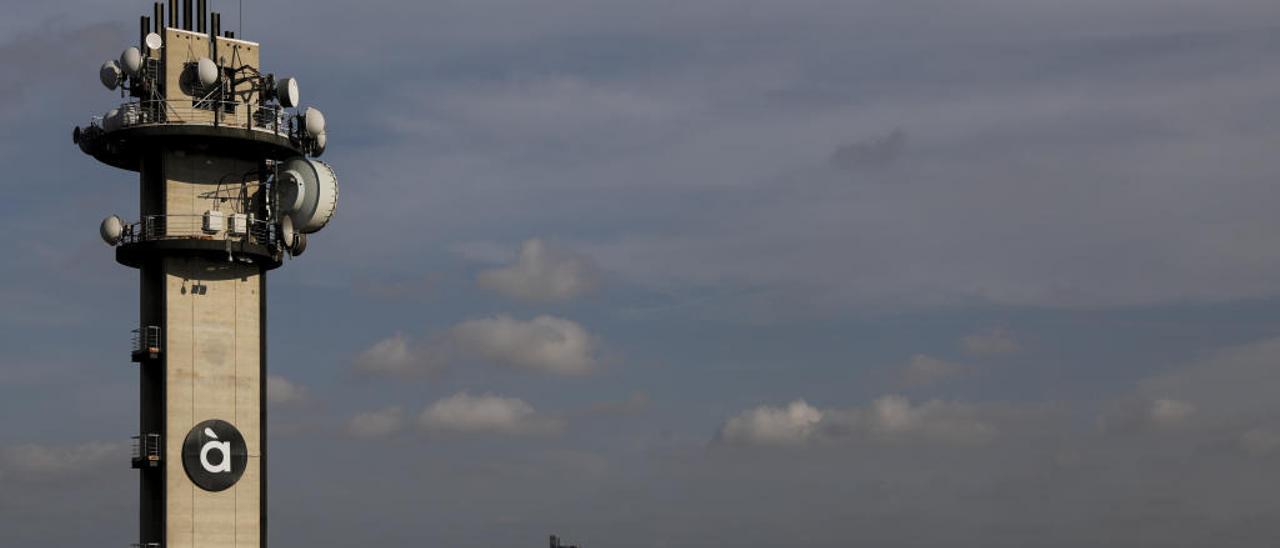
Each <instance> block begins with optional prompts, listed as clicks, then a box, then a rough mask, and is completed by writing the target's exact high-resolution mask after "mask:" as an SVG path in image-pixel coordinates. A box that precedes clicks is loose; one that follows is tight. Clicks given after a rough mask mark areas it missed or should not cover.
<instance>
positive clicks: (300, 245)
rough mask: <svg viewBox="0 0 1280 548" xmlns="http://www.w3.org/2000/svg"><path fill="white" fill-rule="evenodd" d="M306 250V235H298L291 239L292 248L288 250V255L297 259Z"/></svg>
mask: <svg viewBox="0 0 1280 548" xmlns="http://www.w3.org/2000/svg"><path fill="white" fill-rule="evenodd" d="M306 250H307V235H306V234H298V235H297V236H294V237H293V247H291V248H289V254H290V255H293V256H294V257H297V256H298V255H301V254H302V252H304V251H306Z"/></svg>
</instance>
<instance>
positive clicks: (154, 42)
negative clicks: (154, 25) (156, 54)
mask: <svg viewBox="0 0 1280 548" xmlns="http://www.w3.org/2000/svg"><path fill="white" fill-rule="evenodd" d="M143 42H146V44H147V49H152V50H157V49H160V48H161V47H162V46H164V38H161V37H160V35H159V34H156V33H154V32H149V33H147V37H146V38H144V39H143Z"/></svg>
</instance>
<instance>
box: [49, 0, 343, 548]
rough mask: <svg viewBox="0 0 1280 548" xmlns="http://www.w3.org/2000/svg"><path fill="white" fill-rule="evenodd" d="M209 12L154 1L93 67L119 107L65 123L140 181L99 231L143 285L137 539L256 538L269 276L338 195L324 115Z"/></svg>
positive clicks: (263, 481)
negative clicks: (133, 36) (130, 213)
mask: <svg viewBox="0 0 1280 548" xmlns="http://www.w3.org/2000/svg"><path fill="white" fill-rule="evenodd" d="M207 8H208V6H207V5H206V0H198V1H196V2H195V3H194V5H193V0H182V3H181V6H179V1H178V0H168V6H167V9H166V6H165V5H164V3H163V2H157V3H155V5H154V6H153V11H152V13H151V14H150V15H144V16H142V17H141V19H140V21H139V29H138V44H137V45H136V46H129V47H127V48H126V49H125V50H124V52H123V53H121V54H120V57H119V58H118V59H112V60H109V61H107V62H106V63H104V64H103V65H102V68H101V71H100V74H99V77H100V79H101V81H102V83H103V84H104V85H105V86H106V87H107V88H108V89H111V90H113V91H116V90H118V91H119V92H120V94H121V97H122V99H123V103H122V104H119V105H118V106H115V107H114V108H111V109H110V110H109V111H107V113H106V114H104V115H102V116H101V117H94V118H92V119H91V121H90V122H89V124H88V125H86V126H83V127H76V128H75V130H74V132H73V140H74V142H75V143H76V144H77V145H79V147H80V149H81V150H82V151H84V152H85V153H86V154H89V155H90V156H93V157H94V158H96V159H97V160H98V161H101V162H102V163H105V164H107V165H111V166H114V167H117V168H121V169H125V170H129V171H135V172H137V173H138V180H139V200H138V213H137V217H136V218H134V219H132V220H129V221H126V220H124V219H123V218H121V217H120V216H117V215H111V216H108V217H107V218H106V219H105V220H103V221H102V225H101V234H102V238H103V239H104V240H105V241H106V242H107V243H108V244H109V245H111V246H114V247H115V254H116V261H117V262H119V263H121V264H123V265H126V266H129V267H132V268H135V269H137V270H138V280H139V286H140V287H139V288H140V293H141V295H140V296H141V299H140V307H139V319H140V323H139V326H138V328H137V329H136V330H135V331H134V344H133V353H132V359H133V361H135V362H137V363H138V368H139V378H140V390H139V396H140V400H141V401H140V406H139V411H140V413H139V415H140V420H139V431H138V435H137V436H136V438H135V441H136V443H135V450H134V455H133V467H134V468H137V469H139V470H140V475H139V499H140V503H139V514H140V519H139V539H138V543H137V544H135V546H136V547H139V548H197V547H198V548H253V547H264V546H266V538H267V516H266V508H267V421H266V401H265V400H266V398H265V394H266V391H265V389H266V382H265V381H266V367H267V359H266V358H267V338H266V333H267V323H266V294H267V283H266V282H267V272H268V271H270V270H272V269H274V268H277V267H279V266H280V265H281V264H282V262H283V261H284V259H285V257H286V256H289V257H293V256H297V255H300V254H302V252H303V251H304V250H306V248H307V238H308V235H310V234H312V233H314V232H316V231H318V230H320V229H321V228H324V226H325V225H326V224H327V223H328V222H329V219H330V218H331V217H332V216H333V213H334V210H335V208H336V206H337V199H338V182H337V177H336V175H335V174H334V172H333V170H332V169H331V168H330V167H329V166H328V164H325V163H324V162H321V161H319V160H317V159H315V157H317V156H320V155H321V154H322V153H323V152H324V149H325V144H326V141H327V133H326V128H325V120H324V115H323V114H321V113H320V111H319V110H316V109H315V108H310V107H308V108H305V109H303V108H300V103H299V100H300V99H299V89H298V82H297V80H295V79H293V78H280V77H276V76H275V75H273V74H270V73H267V72H264V71H263V70H262V65H261V64H260V61H261V59H262V51H261V49H260V46H259V44H258V43H256V42H251V41H248V40H244V39H243V38H242V37H237V36H235V34H234V33H233V32H231V31H227V32H223V31H222V28H221V27H222V18H221V16H220V15H219V14H218V13H210V12H209V11H208V9H207Z"/></svg>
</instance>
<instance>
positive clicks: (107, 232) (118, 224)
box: [98, 215, 124, 246]
mask: <svg viewBox="0 0 1280 548" xmlns="http://www.w3.org/2000/svg"><path fill="white" fill-rule="evenodd" d="M98 234H101V235H102V241H104V242H107V245H110V246H114V245H116V244H118V243H120V237H121V236H123V235H124V221H121V220H120V217H119V216H116V215H110V216H108V217H107V218H106V219H103V220H102V225H101V226H99V227H98Z"/></svg>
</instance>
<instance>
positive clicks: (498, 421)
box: [418, 392, 564, 435]
mask: <svg viewBox="0 0 1280 548" xmlns="http://www.w3.org/2000/svg"><path fill="white" fill-rule="evenodd" d="M418 421H419V424H420V425H421V426H422V428H423V429H425V430H426V431H428V432H438V433H478V434H504V435H548V434H556V433H559V432H560V431H561V430H563V428H564V424H563V422H562V421H561V420H559V419H555V418H551V417H545V416H542V415H539V414H538V413H537V412H535V411H534V409H533V406H531V405H529V404H528V403H525V402H524V401H523V400H520V399H516V398H504V397H501V396H495V395H492V394H484V395H481V396H472V395H470V394H468V393H466V392H460V393H458V394H454V395H452V396H449V397H447V398H444V399H442V400H439V401H437V402H435V403H433V404H431V405H430V406H428V407H427V408H426V409H424V410H423V411H422V414H421V415H420V416H419V417H418Z"/></svg>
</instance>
